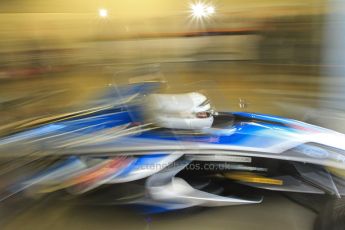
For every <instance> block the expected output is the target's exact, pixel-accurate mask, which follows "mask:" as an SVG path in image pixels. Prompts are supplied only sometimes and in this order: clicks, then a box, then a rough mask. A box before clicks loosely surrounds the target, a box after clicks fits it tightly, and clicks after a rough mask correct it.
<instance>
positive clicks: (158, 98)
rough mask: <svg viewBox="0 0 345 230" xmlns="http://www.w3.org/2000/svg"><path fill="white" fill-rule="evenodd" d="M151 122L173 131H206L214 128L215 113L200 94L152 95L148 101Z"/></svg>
mask: <svg viewBox="0 0 345 230" xmlns="http://www.w3.org/2000/svg"><path fill="white" fill-rule="evenodd" d="M147 108H148V110H147V115H148V118H149V119H150V121H151V122H153V123H155V124H157V125H158V126H160V127H164V128H172V129H204V128H209V127H211V126H212V123H213V111H212V109H211V105H210V102H209V100H208V99H207V97H206V96H205V95H203V94H200V93H185V94H151V95H149V96H148V100H147Z"/></svg>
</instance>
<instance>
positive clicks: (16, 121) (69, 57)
mask: <svg viewBox="0 0 345 230" xmlns="http://www.w3.org/2000/svg"><path fill="white" fill-rule="evenodd" d="M200 5H204V6H207V7H205V8H203V9H201V8H200ZM344 48H345V2H344V1H342V0H304V1H297V0H260V1H259V0H241V1H240V0H213V1H203V2H201V1H188V0H164V1H160V0H140V1H139V0H127V1H114V0H113V1H106V0H103V1H102V0H74V1H66V0H60V1H56V0H55V1H54V0H31V1H23V0H11V1H8V0H3V1H1V2H0V108H1V109H0V117H1V119H0V134H1V135H6V134H7V133H10V132H13V130H15V129H16V128H17V127H19V126H21V125H22V124H25V123H27V122H29V121H31V120H33V119H37V118H44V117H47V116H54V115H57V114H61V113H66V112H71V111H75V110H77V109H78V108H81V107H82V106H83V105H84V104H85V103H86V102H87V101H88V100H89V99H91V98H93V97H95V95H97V94H98V93H99V92H101V91H102V90H104V88H105V87H107V86H108V85H109V84H111V85H114V84H115V85H116V84H123V83H130V82H135V81H141V80H146V79H153V78H159V79H162V80H164V81H166V82H167V87H166V89H165V90H166V91H168V92H188V91H202V92H203V93H206V94H207V95H208V96H209V97H210V99H211V100H212V103H213V104H214V106H215V107H216V109H217V110H219V111H222V110H227V111H228V110H230V111H250V112H258V113H270V114H276V115H282V116H286V117H291V118H295V119H299V120H303V121H307V122H310V123H314V124H318V125H321V126H324V127H328V128H332V129H335V130H337V131H340V132H345V113H344V112H345V111H344V110H345V104H344V99H345V78H344V74H345V53H344V50H345V49H344ZM2 176H3V175H2ZM3 177H4V176H3ZM3 180H5V179H3ZM0 186H1V182H0ZM67 204H70V203H69V202H68V201H66V202H65V203H63V202H62V203H61V204H54V205H52V204H51V203H49V201H47V202H46V203H44V202H40V203H39V204H35V206H34V207H32V206H30V208H24V207H21V208H18V207H15V208H12V209H10V210H9V209H0V216H2V215H3V217H4V218H2V221H3V222H6V224H5V223H4V225H3V226H4V228H2V229H47V228H48V227H49V228H54V229H62V228H64V229H95V228H96V227H97V229H101V228H99V226H102V228H103V229H113V228H115V227H117V226H122V227H123V228H125V227H126V226H127V225H128V226H127V227H128V228H136V229H137V228H145V229H149V228H156V229H169V228H171V229H175V228H177V227H180V226H189V228H191V229H194V228H195V229H196V228H198V229H200V228H205V229H207V228H210V227H213V228H214V227H220V228H221V229H224V228H227V229H228V227H225V226H230V225H232V226H237V228H238V229H249V228H250V229H261V228H265V229H276V226H277V225H276V224H279V225H281V226H286V227H287V229H311V226H312V222H313V219H314V217H315V214H314V213H312V212H310V211H309V210H307V209H304V208H303V207H301V206H298V205H297V204H294V203H291V202H289V201H288V200H287V199H286V198H284V197H276V196H272V197H271V198H269V199H268V201H267V202H265V203H264V205H263V206H260V207H253V206H249V207H229V208H221V209H217V210H212V211H210V212H208V213H206V212H201V213H198V214H195V215H192V216H189V217H188V218H187V217H185V216H183V215H179V216H173V217H171V216H170V217H169V216H168V217H167V216H163V217H155V218H153V219H151V218H148V219H147V217H145V218H144V217H142V216H132V214H128V215H127V214H126V213H125V212H122V211H118V210H117V209H116V208H99V207H97V208H89V209H85V208H78V207H76V206H73V207H70V206H69V205H67ZM47 207H53V208H50V209H48V208H47ZM281 207H285V208H284V209H281ZM7 208H8V207H7ZM3 210H4V211H3ZM20 210H25V211H22V212H20ZM27 210H30V211H27ZM46 210H47V211H46ZM277 210H280V211H279V212H277ZM1 211H3V213H1ZM17 212H18V213H19V212H20V213H21V214H18V213H17ZM23 213H24V214H23ZM5 216H6V218H5ZM229 216H232V217H231V218H229ZM11 217H12V218H11ZM272 217H274V218H272ZM157 218H158V220H157ZM128 222H130V224H128ZM203 222H205V224H204V225H199V224H197V223H203ZM207 223H208V224H207ZM283 223H284V224H283ZM268 225H269V226H268ZM54 226H55V227H54ZM255 226H265V227H255ZM282 228H283V227H282Z"/></svg>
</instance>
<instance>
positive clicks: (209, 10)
mask: <svg viewBox="0 0 345 230" xmlns="http://www.w3.org/2000/svg"><path fill="white" fill-rule="evenodd" d="M206 12H207V14H209V15H211V14H214V12H215V9H214V6H208V7H207V8H206Z"/></svg>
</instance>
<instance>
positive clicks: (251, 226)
mask: <svg viewBox="0 0 345 230" xmlns="http://www.w3.org/2000/svg"><path fill="white" fill-rule="evenodd" d="M315 217H316V214H315V213H313V212H312V211H310V210H309V209H306V208H304V207H303V206H300V205H298V204H296V203H294V202H292V201H290V200H289V199H287V198H286V197H284V196H281V195H279V194H272V195H269V196H268V197H266V198H265V199H264V202H263V203H262V204H259V205H248V206H231V207H220V208H208V209H203V210H184V211H182V212H175V213H165V214H159V215H142V214H139V213H137V212H134V211H132V210H128V209H125V208H119V207H115V206H80V205H77V204H74V203H73V201H61V200H60V201H56V200H49V201H41V202H36V203H35V204H34V205H33V206H29V207H28V208H26V209H24V210H22V211H21V212H20V213H17V214H16V215H15V216H12V218H10V219H8V220H7V221H6V222H7V223H4V224H3V225H2V227H1V229H2V230H46V229H49V230H60V229H66V230H72V229H73V230H77V229H82V230H93V229H102V230H108V229H109V230H111V229H128V230H130V229H152V230H154V229H157V230H158V229H165V230H169V229H190V230H193V229H196V230H203V229H241V230H247V229H248V230H255V229H265V230H270V229H272V230H276V229H280V230H285V229H286V230H311V229H313V222H314V219H315Z"/></svg>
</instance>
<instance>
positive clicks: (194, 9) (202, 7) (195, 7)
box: [190, 2, 215, 19]
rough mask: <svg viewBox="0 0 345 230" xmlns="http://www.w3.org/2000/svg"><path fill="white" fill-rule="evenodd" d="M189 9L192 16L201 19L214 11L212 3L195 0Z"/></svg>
mask: <svg viewBox="0 0 345 230" xmlns="http://www.w3.org/2000/svg"><path fill="white" fill-rule="evenodd" d="M190 11H191V14H192V17H193V18H196V19H202V18H206V17H209V16H211V15H212V14H214V13H215V8H214V6H212V5H208V4H205V3H203V2H195V3H192V4H190Z"/></svg>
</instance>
